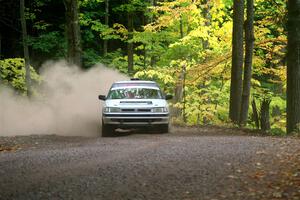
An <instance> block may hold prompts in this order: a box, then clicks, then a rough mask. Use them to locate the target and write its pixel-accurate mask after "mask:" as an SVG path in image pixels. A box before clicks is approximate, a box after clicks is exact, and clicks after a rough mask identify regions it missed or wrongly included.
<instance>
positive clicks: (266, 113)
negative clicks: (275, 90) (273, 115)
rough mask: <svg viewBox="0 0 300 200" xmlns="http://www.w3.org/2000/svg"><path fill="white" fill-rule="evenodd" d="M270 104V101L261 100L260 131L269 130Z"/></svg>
mask: <svg viewBox="0 0 300 200" xmlns="http://www.w3.org/2000/svg"><path fill="white" fill-rule="evenodd" d="M270 103H271V100H269V99H263V100H262V102H261V107H260V126H261V130H263V131H268V130H270V128H271V127H270Z"/></svg>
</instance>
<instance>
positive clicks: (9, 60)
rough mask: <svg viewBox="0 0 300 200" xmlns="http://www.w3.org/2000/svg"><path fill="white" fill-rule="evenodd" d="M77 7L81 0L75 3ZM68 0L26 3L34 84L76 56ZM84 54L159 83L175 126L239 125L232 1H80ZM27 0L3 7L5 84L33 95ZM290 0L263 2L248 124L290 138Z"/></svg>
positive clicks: (83, 62)
mask: <svg viewBox="0 0 300 200" xmlns="http://www.w3.org/2000/svg"><path fill="white" fill-rule="evenodd" d="M71 1H73V0H71ZM66 3H68V0H65V1H60V0H31V1H25V18H26V23H27V34H28V35H27V39H26V43H27V44H28V47H29V54H30V62H31V66H32V67H31V78H32V81H33V83H36V84H39V83H40V82H42V77H39V75H38V72H39V68H40V66H41V65H42V63H44V62H45V61H47V60H60V59H64V58H66V59H67V58H68V54H69V52H68V34H69V33H68V31H66V30H67V26H68V24H70V23H69V22H68V21H67V19H68V18H67V14H68V12H67V6H66ZM76 3H78V6H77V7H78V8H79V9H78V18H79V25H80V39H81V42H80V44H81V45H80V57H79V60H77V62H75V63H76V64H78V65H80V66H81V67H82V68H83V69H84V70H87V69H89V68H91V67H92V66H93V65H94V64H96V63H103V64H105V65H107V66H108V67H111V68H115V69H118V70H119V71H121V72H122V73H126V74H129V75H130V76H134V77H138V78H141V79H147V80H154V81H157V82H158V83H159V84H160V86H161V88H162V89H163V90H164V92H165V93H170V94H173V95H174V99H173V101H172V102H171V106H172V108H173V109H172V116H173V119H172V120H173V123H175V124H187V125H203V124H204V125H207V124H213V125H226V126H227V125H229V126H236V125H235V124H236V123H232V120H231V119H230V118H229V107H230V105H229V104H230V81H231V61H232V30H233V1H231V0H174V1H173V0H169V1H158V0H157V1H156V0H144V1H143V0H122V1H119V0H78V1H76ZM19 5H20V4H19V1H1V7H0V8H1V12H0V30H1V33H0V53H1V57H0V59H1V60H0V72H1V74H0V75H1V82H2V83H4V84H6V85H9V86H12V87H13V88H15V89H16V91H17V92H18V93H20V94H21V95H22V94H23V95H24V94H25V93H26V91H27V86H26V80H25V67H24V60H23V59H22V58H23V43H24V42H23V41H22V28H21V24H20V11H19V7H20V6H19ZM286 5H287V2H286V1H284V0H276V1H273V0H256V1H255V3H254V22H253V25H254V38H255V43H254V51H253V71H252V79H251V93H250V99H251V105H250V107H249V115H248V118H247V122H246V124H245V125H244V126H246V127H249V128H260V129H263V130H264V131H267V132H269V133H271V134H274V135H284V134H286V132H285V127H286V88H287V87H286V63H287V58H286V52H287V27H286V24H287V8H286Z"/></svg>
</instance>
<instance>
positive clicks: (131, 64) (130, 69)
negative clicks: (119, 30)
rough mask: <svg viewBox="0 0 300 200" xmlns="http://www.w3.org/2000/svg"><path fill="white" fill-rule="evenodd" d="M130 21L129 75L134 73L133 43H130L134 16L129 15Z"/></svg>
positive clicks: (128, 46)
mask: <svg viewBox="0 0 300 200" xmlns="http://www.w3.org/2000/svg"><path fill="white" fill-rule="evenodd" d="M127 20H128V40H129V41H127V57H128V73H129V74H132V73H133V43H132V42H131V41H130V40H131V39H132V38H133V35H132V34H133V15H132V13H128V14H127Z"/></svg>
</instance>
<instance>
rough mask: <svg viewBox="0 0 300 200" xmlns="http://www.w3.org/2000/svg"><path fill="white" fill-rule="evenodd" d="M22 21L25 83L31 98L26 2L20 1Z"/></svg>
mask: <svg viewBox="0 0 300 200" xmlns="http://www.w3.org/2000/svg"><path fill="white" fill-rule="evenodd" d="M20 19H21V26H22V38H23V49H24V59H25V82H26V86H27V96H29V97H30V96H31V77H30V60H29V51H28V44H27V28H26V19H25V3H24V0H20Z"/></svg>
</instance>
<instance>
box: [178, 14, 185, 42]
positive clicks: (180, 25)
mask: <svg viewBox="0 0 300 200" xmlns="http://www.w3.org/2000/svg"><path fill="white" fill-rule="evenodd" d="M179 30H180V38H181V39H182V38H183V37H184V35H183V19H182V16H181V15H180V18H179Z"/></svg>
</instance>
